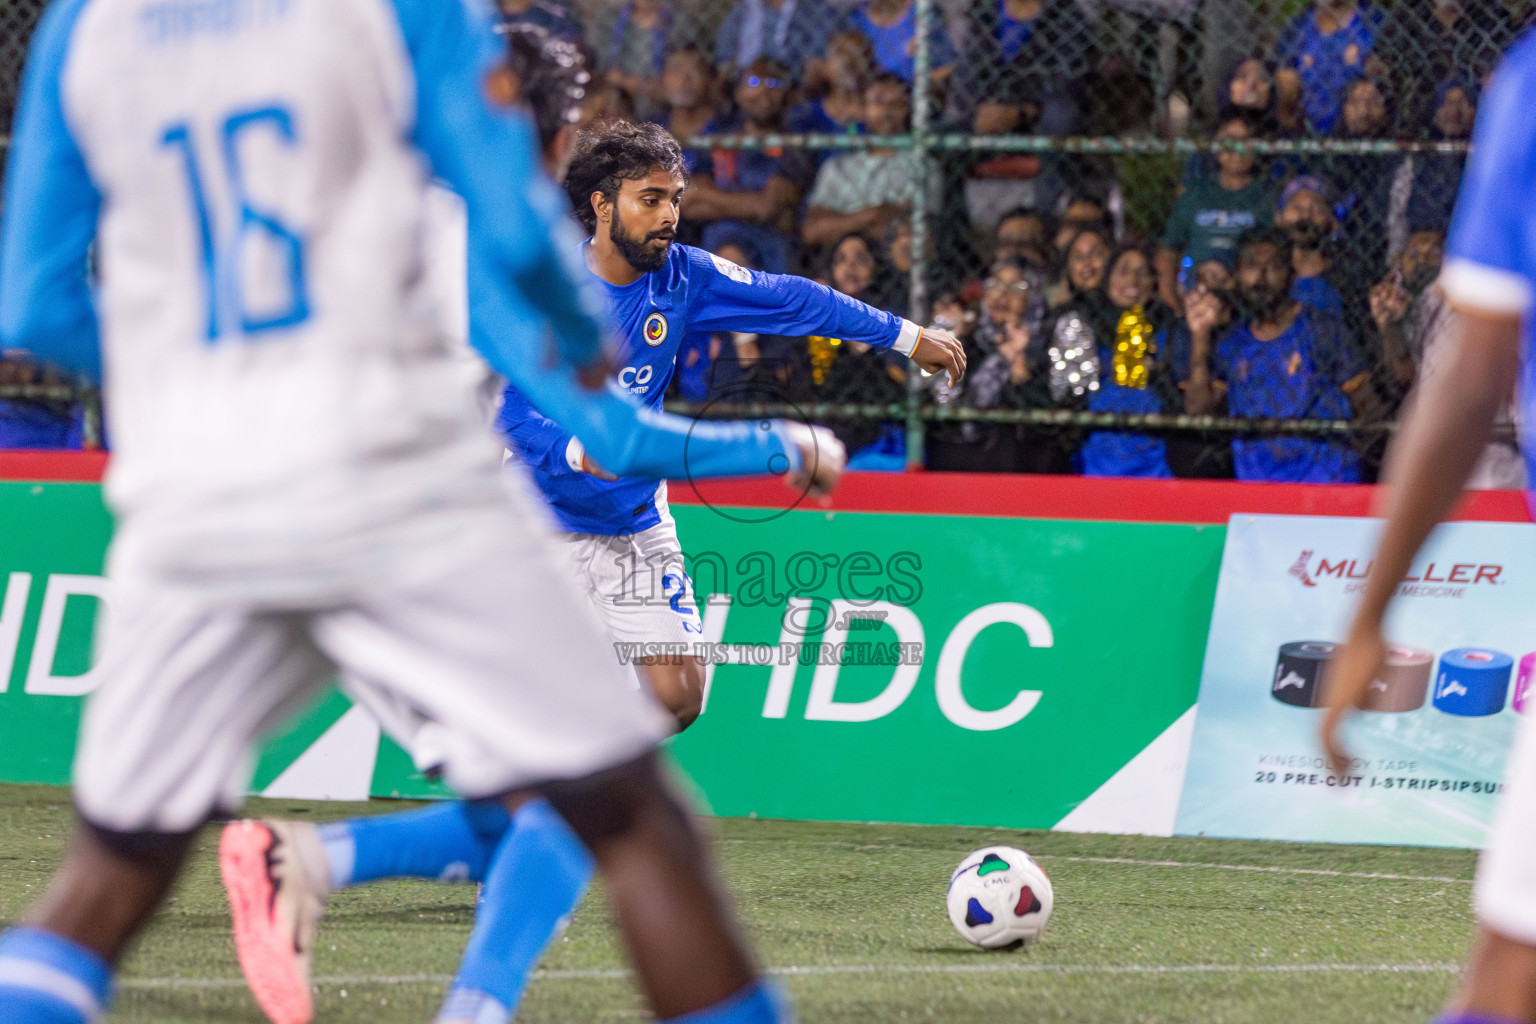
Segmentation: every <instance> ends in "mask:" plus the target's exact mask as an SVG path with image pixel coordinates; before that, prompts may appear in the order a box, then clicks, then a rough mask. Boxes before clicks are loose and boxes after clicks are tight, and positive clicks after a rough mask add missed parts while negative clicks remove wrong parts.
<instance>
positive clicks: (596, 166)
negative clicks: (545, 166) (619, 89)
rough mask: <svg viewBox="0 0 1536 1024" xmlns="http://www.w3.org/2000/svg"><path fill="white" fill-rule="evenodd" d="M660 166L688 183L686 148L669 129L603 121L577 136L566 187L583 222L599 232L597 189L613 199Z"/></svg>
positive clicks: (566, 174) (659, 126) (566, 173)
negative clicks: (594, 201) (626, 184)
mask: <svg viewBox="0 0 1536 1024" xmlns="http://www.w3.org/2000/svg"><path fill="white" fill-rule="evenodd" d="M654 171H666V172H667V173H669V174H675V175H677V176H678V177H680V178H682V179H683V180H684V181H685V182H686V181H687V180H688V177H689V175H688V166H687V165H686V164H685V163H683V148H682V147H681V146H679V145H678V144H677V140H676V139H674V138H673V137H672V136H671V134H670V133H668V131H667V130H666V129H665V128H663V127H661V125H658V124H634V123H632V122H629V121H601V122H597V123H594V124H590V125H588V126H587V127H586V128H583V129H582V130H581V132H580V134H578V135H577V136H576V145H575V147H574V150H573V152H572V153H571V165H570V169H569V170H567V171H566V172H565V192H566V195H568V196H570V199H571V206H572V207H574V208H575V211H576V216H577V217H578V218H579V219H580V220H581V222H582V224H584V225H586V228H587V230H588V231H595V230H597V213H596V211H594V210H593V209H592V193H593V192H601V193H602V194H603V198H605V199H607V200H608V201H609V202H612V201H613V200H614V199H616V198H617V197H618V194H619V189H620V188H622V187H623V183H624V182H626V181H639V180H640V179H641V178H644V177H646V176H647V175H649V174H651V173H652V172H654Z"/></svg>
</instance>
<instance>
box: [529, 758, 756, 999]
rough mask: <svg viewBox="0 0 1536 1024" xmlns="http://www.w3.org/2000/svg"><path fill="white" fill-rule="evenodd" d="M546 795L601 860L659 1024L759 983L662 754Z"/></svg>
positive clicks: (547, 789) (558, 787)
mask: <svg viewBox="0 0 1536 1024" xmlns="http://www.w3.org/2000/svg"><path fill="white" fill-rule="evenodd" d="M544 794H545V796H546V797H548V799H549V801H550V803H552V804H553V805H554V806H555V809H556V810H558V811H559V812H560V814H561V815H562V816H564V818H565V820H566V821H567V822H569V823H570V825H571V828H573V829H574V830H575V831H576V834H577V835H579V836H580V837H581V839H582V841H583V842H585V843H586V844H587V847H588V849H590V850H591V851H592V853H593V855H594V856H595V857H596V858H597V864H598V870H599V871H600V872H601V873H602V876H603V881H604V884H605V885H606V886H607V891H608V898H609V901H610V902H611V903H612V904H613V907H614V909H615V911H616V912H617V914H618V918H619V928H620V930H621V931H622V932H623V934H624V941H625V943H626V945H627V946H628V947H629V956H630V960H631V963H632V964H633V965H634V968H635V971H636V973H637V974H638V975H639V978H640V985H641V988H642V989H643V991H644V992H645V996H646V998H647V1000H648V1001H649V1003H650V1006H651V1011H652V1012H653V1013H655V1014H656V1016H657V1017H659V1018H661V1019H663V1020H666V1019H670V1018H672V1017H679V1016H682V1015H683V1014H686V1013H693V1012H695V1011H697V1010H702V1009H704V1008H705V1007H709V1006H714V1005H715V1004H717V1003H720V1002H722V1001H724V1000H726V999H728V998H730V997H731V996H733V995H735V994H736V993H738V992H740V991H741V990H742V989H743V988H745V987H746V986H747V985H749V984H751V983H752V982H753V980H755V978H756V977H757V973H756V970H755V968H754V967H753V965H752V957H751V954H750V953H749V952H748V950H747V945H746V942H745V941H744V940H743V939H742V937H741V935H740V934H739V932H738V931H737V929H736V924H735V918H734V915H733V914H732V912H731V910H730V907H729V905H728V903H727V901H726V898H725V895H724V893H723V892H722V890H721V888H720V885H719V883H718V881H717V880H716V877H715V872H714V867H713V865H712V864H711V863H710V860H709V856H708V853H707V851H706V849H705V844H704V841H703V839H702V838H701V837H700V835H699V833H698V832H697V831H696V830H695V828H694V825H693V821H692V818H691V817H690V816H689V814H688V812H687V810H686V808H685V807H684V806H683V804H682V802H681V801H680V800H679V799H678V797H677V796H676V795H675V794H674V793H673V792H672V790H671V788H670V787H669V786H668V784H667V782H666V781H665V779H664V778H663V777H662V774H661V770H660V767H659V765H658V763H657V758H656V755H655V754H654V753H650V754H646V755H645V756H643V757H641V758H639V759H637V760H635V761H631V762H629V763H628V764H624V765H620V766H618V767H617V768H611V769H608V770H606V771H603V772H599V773H598V774H596V775H593V776H589V777H588V778H585V779H579V780H576V781H574V782H562V783H556V784H553V785H550V786H547V787H545V788H544Z"/></svg>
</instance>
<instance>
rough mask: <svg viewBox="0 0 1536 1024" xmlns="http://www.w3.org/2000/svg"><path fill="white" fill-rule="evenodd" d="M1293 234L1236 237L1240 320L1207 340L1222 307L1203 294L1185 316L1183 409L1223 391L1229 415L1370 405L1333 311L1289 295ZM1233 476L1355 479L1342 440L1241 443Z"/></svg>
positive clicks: (1210, 406) (1208, 408)
mask: <svg viewBox="0 0 1536 1024" xmlns="http://www.w3.org/2000/svg"><path fill="white" fill-rule="evenodd" d="M1292 277H1293V271H1292V267H1291V240H1290V238H1289V237H1288V236H1287V235H1286V234H1285V233H1284V232H1281V231H1279V230H1277V229H1275V228H1261V229H1258V230H1255V231H1252V232H1249V233H1248V234H1246V235H1244V236H1243V239H1242V241H1241V242H1240V243H1239V245H1238V253H1237V285H1238V291H1239V296H1240V297H1241V300H1242V303H1243V307H1244V311H1245V312H1246V313H1247V317H1246V318H1245V321H1244V322H1242V323H1239V324H1237V325H1235V326H1234V327H1232V329H1231V330H1229V331H1228V332H1227V334H1226V335H1225V336H1224V337H1222V338H1221V339H1220V340H1219V341H1214V342H1213V336H1214V332H1215V326H1216V322H1217V315H1218V309H1219V304H1218V303H1217V302H1216V300H1215V298H1214V297H1213V296H1210V295H1207V296H1205V297H1204V300H1203V301H1201V302H1200V303H1197V304H1196V306H1195V307H1194V308H1192V309H1190V310H1189V311H1188V313H1187V320H1188V324H1189V331H1190V336H1191V344H1190V362H1189V378H1188V380H1187V381H1186V383H1185V387H1184V404H1185V411H1187V412H1189V413H1191V414H1193V415H1206V414H1209V413H1212V412H1214V411H1216V409H1217V408H1218V407H1219V405H1220V404H1221V399H1222V396H1223V395H1225V396H1226V400H1227V407H1228V409H1229V410H1230V411H1231V414H1232V415H1233V416H1243V417H1253V418H1267V417H1280V418H1284V419H1321V420H1339V419H1350V418H1352V417H1353V416H1355V415H1356V413H1357V412H1362V413H1363V412H1368V411H1374V405H1373V404H1372V400H1373V398H1374V395H1373V392H1372V391H1371V389H1370V379H1369V378H1370V375H1369V373H1368V372H1367V368H1366V366H1365V365H1364V363H1363V362H1362V361H1361V359H1360V356H1359V354H1358V353H1356V352H1355V351H1354V350H1353V348H1352V347H1351V346H1350V345H1349V343H1348V342H1347V341H1346V339H1345V336H1344V325H1343V324H1342V323H1341V322H1340V321H1339V319H1338V318H1337V317H1332V316H1329V315H1328V314H1326V313H1322V312H1319V311H1317V310H1314V309H1309V308H1308V307H1306V306H1304V305H1303V304H1302V303H1300V302H1298V301H1297V300H1296V299H1294V298H1292V297H1291V282H1292ZM1232 456H1233V461H1234V463H1235V465H1236V469H1237V478H1238V479H1239V480H1266V481H1279V482H1287V483H1355V482H1357V481H1359V479H1360V459H1359V457H1358V456H1357V455H1356V454H1355V452H1354V451H1353V449H1351V448H1350V447H1349V446H1348V445H1347V444H1344V443H1341V442H1337V441H1319V440H1312V439H1311V438H1300V437H1275V438H1256V439H1251V440H1245V439H1238V440H1234V441H1233V442H1232Z"/></svg>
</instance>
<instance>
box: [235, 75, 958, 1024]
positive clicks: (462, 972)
mask: <svg viewBox="0 0 1536 1024" xmlns="http://www.w3.org/2000/svg"><path fill="white" fill-rule="evenodd" d="M530 98H531V99H533V100H534V102H535V106H538V105H539V103H540V102H541V100H540V98H539V97H538V96H537V95H535V96H532V97H530ZM551 158H552V159H553V158H554V154H551ZM686 183H687V178H686V171H685V170H684V167H683V162H682V152H681V150H680V148H679V147H678V144H677V142H676V141H675V140H674V139H673V138H672V137H671V136H670V135H668V134H667V133H666V132H665V131H663V130H661V129H660V128H657V127H656V126H653V125H632V124H627V123H615V124H606V125H600V126H597V127H595V128H592V129H589V130H587V131H585V132H584V133H583V134H582V135H581V136H580V137H579V138H578V140H577V143H576V149H575V153H574V155H573V156H572V158H571V161H570V169H569V171H568V172H567V174H566V185H567V192H568V193H569V194H570V195H571V196H572V198H573V200H575V201H577V202H578V203H582V204H583V206H584V208H583V206H578V213H581V214H584V216H583V220H584V222H585V223H586V225H587V226H588V228H589V229H595V231H594V235H593V237H592V239H591V240H590V241H589V242H588V243H586V244H585V245H584V246H583V250H584V255H585V258H586V261H587V265H588V267H589V268H590V269H591V271H592V272H593V274H594V275H595V277H596V279H597V280H599V281H601V282H602V284H603V285H604V286H605V287H606V289H607V291H608V294H609V298H610V304H611V309H612V313H613V316H614V319H615V320H616V321H617V323H618V324H619V326H620V328H621V330H622V332H623V333H622V337H623V342H622V343H621V346H620V349H619V353H618V362H619V363H620V364H622V368H621V369H619V371H618V372H617V375H616V379H617V381H618V383H619V385H620V386H621V387H624V388H625V389H626V390H628V391H629V392H630V393H631V394H632V395H633V396H635V397H636V398H637V399H639V400H640V401H642V402H644V403H645V404H647V405H649V406H660V404H661V401H662V397H663V395H664V394H665V392H666V388H667V383H668V381H669V380H670V379H671V376H672V373H673V372H674V369H675V360H676V354H677V351H678V346H679V343H680V341H681V339H682V337H683V336H684V335H685V334H686V333H687V332H688V331H690V330H716V329H722V328H723V327H724V326H725V325H732V326H733V328H734V329H740V330H752V331H760V332H764V333H777V334H790V335H796V334H812V333H816V334H828V335H833V336H837V337H843V338H850V339H852V340H858V341H864V342H867V343H869V344H871V345H876V346H880V347H895V348H898V349H899V350H901V351H905V352H907V353H908V354H909V355H911V357H912V358H913V360H914V361H915V362H916V363H917V364H918V365H919V366H921V367H923V368H924V369H927V370H930V371H940V370H942V371H944V372H947V373H948V374H949V375H950V377H951V379H952V380H956V381H958V379H959V378H960V376H961V375H962V374H963V373H964V370H965V361H964V354H963V350H962V348H961V347H960V345H959V343H958V341H957V340H956V339H955V338H954V337H953V336H952V335H950V334H949V333H948V332H945V331H934V330H923V329H920V328H918V327H917V326H916V325H915V324H912V323H910V322H908V321H903V320H901V319H899V318H897V317H894V316H892V315H891V314H888V313H884V312H881V311H879V310H876V309H874V308H872V307H869V306H866V305H864V304H863V303H860V302H857V301H855V300H852V299H849V298H847V297H846V296H843V295H840V294H838V293H835V292H832V291H831V290H830V289H827V288H825V287H823V286H821V285H818V284H815V283H814V282H811V281H807V280H805V279H802V278H795V277H778V276H774V275H769V274H759V273H755V272H751V271H747V270H745V269H743V268H740V267H737V266H735V265H734V264H731V263H729V262H727V261H725V260H721V259H719V258H717V257H714V256H712V255H710V254H709V253H706V252H703V251H702V250H698V249H693V248H690V247H687V246H681V245H675V244H673V243H672V239H671V236H672V233H673V232H674V231H675V229H676V224H677V217H678V208H679V206H680V201H681V197H682V192H683V190H684V189H685V188H686ZM483 284H484V283H483V282H480V281H478V280H477V279H476V270H475V268H474V265H473V264H472V266H471V288H470V302H471V317H470V320H471V328H470V329H471V332H472V334H476V333H479V332H482V331H489V332H495V331H496V330H498V326H499V325H498V322H497V321H496V319H495V312H496V311H495V310H494V309H493V308H491V307H489V306H488V305H487V304H486V303H485V302H484V300H483V299H482V298H481V295H482V291H481V289H482V287H483ZM497 423H498V426H499V427H500V429H501V430H502V431H503V432H504V433H505V435H506V436H507V438H508V441H509V445H510V447H511V449H512V451H513V453H514V454H515V455H516V457H517V459H518V460H519V461H521V462H523V463H524V464H526V466H527V467H528V468H529V469H530V470H531V471H532V473H533V476H534V478H535V480H536V481H537V482H538V484H539V487H540V489H541V490H542V491H543V493H544V496H545V499H546V500H547V502H548V503H549V505H550V507H551V508H552V510H553V511H554V513H555V515H556V517H557V518H558V520H559V521H560V524H561V526H562V527H563V528H564V529H565V530H567V531H569V534H568V536H567V538H566V545H567V553H568V554H569V556H570V563H569V564H570V567H571V571H572V573H573V574H574V575H576V576H577V578H578V581H579V584H580V587H581V589H582V590H583V591H584V592H585V593H586V595H587V597H588V599H589V600H590V601H591V602H592V603H593V604H594V606H595V607H596V608H597V610H598V612H599V614H600V616H601V618H602V620H603V622H604V625H605V626H606V627H607V629H608V632H609V635H610V637H611V638H612V639H613V640H614V641H616V642H620V641H624V642H640V643H665V644H669V645H675V648H676V649H679V650H683V649H686V650H692V649H693V644H694V642H696V641H698V640H699V639H700V638H701V637H702V633H703V624H702V620H701V618H700V615H699V610H698V606H697V604H696V602H695V599H694V594H693V586H692V581H691V580H690V579H689V578H688V576H687V573H686V571H685V567H684V557H683V553H682V549H681V547H680V545H679V543H678V539H677V531H676V527H675V525H674V523H673V520H672V517H671V514H670V513H669V512H668V511H667V505H666V485H665V484H664V483H661V484H658V483H657V481H656V480H655V479H654V478H650V477H640V476H625V477H616V476H615V475H614V474H612V473H609V472H607V471H606V469H604V468H603V466H602V465H601V464H600V463H598V462H596V461H594V460H593V458H592V457H591V455H590V453H588V451H587V450H586V448H585V446H584V445H583V443H582V441H581V440H579V439H578V437H577V436H576V435H574V434H572V433H570V432H568V431H566V430H564V429H562V428H561V427H560V426H559V425H558V424H556V423H555V422H553V421H552V420H550V419H548V418H547V417H545V416H543V415H541V414H540V413H539V412H538V411H536V409H535V406H534V404H530V402H529V401H528V399H527V398H526V397H524V395H523V393H522V392H520V391H519V390H518V389H517V388H516V387H511V388H508V390H507V392H506V395H505V399H504V404H503V408H502V410H501V413H500V415H499V416H498V420H497ZM822 443H828V442H822ZM830 443H832V444H835V441H833V442H830ZM639 664H640V666H641V674H642V676H643V677H644V678H645V680H646V682H647V684H648V685H649V686H650V688H651V689H652V691H653V692H654V693H656V695H657V696H658V698H660V700H661V701H662V703H663V704H665V705H666V706H667V707H668V709H669V710H671V711H672V713H673V714H674V715H675V716H676V718H677V722H678V725H679V727H680V728H685V727H687V726H688V725H689V724H690V723H691V722H692V721H693V720H694V719H695V718H696V717H697V716H698V714H699V711H700V709H701V706H702V703H703V697H704V690H703V681H704V666H703V664H702V663H701V662H700V661H699V659H698V658H697V657H696V656H695V655H693V654H691V653H690V654H677V655H665V656H657V657H647V658H642V659H639ZM261 827H264V828H267V829H271V830H273V831H274V832H275V833H277V834H279V835H282V836H284V837H286V840H287V842H288V843H289V844H290V845H291V846H292V847H294V848H295V849H297V850H299V851H300V852H301V855H302V856H304V857H305V858H307V859H308V860H310V861H312V862H314V863H315V864H317V865H322V866H321V867H317V869H316V870H314V871H312V872H310V873H308V875H307V876H305V877H303V878H299V877H295V878H293V879H292V881H291V888H292V889H293V890H301V891H294V892H291V893H290V894H289V897H290V898H293V899H296V900H298V901H300V902H304V903H307V904H309V905H311V906H315V907H316V908H318V906H319V905H320V903H321V901H323V900H324V898H325V897H326V896H327V895H328V894H329V892H330V891H332V890H333V889H335V888H340V887H343V886H349V885H356V884H360V883H363V882H367V881H372V880H375V879H379V878H386V877H399V876H412V877H423V878H445V879H465V878H468V879H472V880H476V881H483V882H484V890H483V892H484V895H483V898H482V901H481V912H480V914H479V916H478V918H477V920H476V926H475V931H474V933H473V934H472V935H471V937H470V942H469V946H468V948H467V949H466V952H465V955H464V959H463V962H462V963H461V965H460V969H459V972H458V974H457V976H456V977H455V980H454V983H453V985H452V987H451V988H450V991H449V994H448V997H447V999H446V1000H445V1002H444V1004H443V1007H442V1009H441V1010H440V1012H439V1016H438V1018H437V1020H438V1021H439V1024H450V1022H452V1024H466V1022H474V1024H502V1022H504V1021H506V1020H508V1019H510V1017H511V1015H512V1014H513V1012H515V1010H516V1008H517V1004H518V1002H519V1000H520V999H521V996H522V992H523V989H524V987H525V985H526V983H527V978H528V975H529V973H530V972H531V971H532V969H533V966H534V963H535V962H536V960H537V958H538V956H539V955H540V954H541V953H542V952H543V949H544V947H545V945H546V944H547V943H548V941H549V940H550V939H551V938H552V937H553V936H554V935H555V934H556V933H557V930H558V928H559V927H560V926H561V923H562V922H563V921H564V920H565V919H566V918H567V917H568V915H569V914H570V912H571V910H572V909H574V907H575V905H576V903H577V902H578V901H579V899H580V898H581V894H582V892H583V891H584V890H585V888H586V885H587V882H588V881H589V880H590V878H591V875H592V862H591V858H590V857H589V856H588V855H587V853H586V851H585V850H584V849H583V848H582V846H581V844H580V842H579V841H577V839H576V838H575V836H573V835H572V834H571V831H570V829H569V828H568V827H567V826H566V825H565V823H564V822H563V821H562V820H561V818H560V816H559V815H558V814H555V813H554V812H553V811H552V810H551V809H550V808H549V806H548V805H547V804H545V803H543V802H542V801H539V802H534V803H530V804H526V805H524V806H522V807H520V808H518V809H517V810H516V812H515V813H514V814H513V816H512V818H511V820H510V822H509V821H508V819H507V816H506V813H505V812H504V811H503V810H502V809H501V808H500V807H498V806H494V805H485V804H453V805H444V806H438V807H431V808H427V809H424V810H421V811H412V812H406V813H403V814H398V815H391V816H387V817H374V818H362V819H354V820H352V821H346V822H337V823H333V824H329V825H324V826H321V827H319V828H316V827H314V826H311V825H307V824H304V823H292V822H265V823H262V825H261ZM317 912H318V909H317Z"/></svg>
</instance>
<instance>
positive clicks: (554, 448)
mask: <svg viewBox="0 0 1536 1024" xmlns="http://www.w3.org/2000/svg"><path fill="white" fill-rule="evenodd" d="M512 383H513V385H514V386H516V387H517V388H518V389H519V390H520V391H522V393H523V394H524V395H525V396H526V397H527V399H528V402H529V404H530V405H531V406H532V407H533V409H535V410H537V413H535V415H534V416H532V417H524V418H523V419H522V421H520V422H506V421H504V422H503V424H502V428H503V431H504V432H505V433H506V434H507V435H508V437H509V439H510V440H512V441H513V442H514V444H515V446H516V448H517V451H518V453H519V455H521V456H522V457H523V458H524V461H527V462H529V463H530V464H533V465H537V466H539V467H540V468H542V469H544V470H546V471H547V472H550V473H555V474H559V473H561V472H566V473H574V472H576V470H573V469H571V468H570V466H569V465H567V464H566V462H565V453H566V448H567V447H568V446H569V444H570V438H571V435H573V434H574V435H575V436H576V437H578V438H580V439H581V444H582V446H583V447H584V448H585V449H586V450H587V453H588V454H589V455H590V456H591V457H592V459H593V461H595V462H596V463H597V464H598V465H599V466H602V467H603V468H604V469H606V470H608V471H609V472H610V473H614V474H616V475H617V476H640V477H650V478H652V479H656V480H666V479H669V478H682V477H691V478H693V479H695V480H704V479H710V478H713V477H729V476H761V475H767V474H777V473H783V472H785V471H786V470H792V469H799V468H800V450H799V448H798V447H796V446H795V445H794V444H793V443H792V442H791V441H790V439H789V438H788V437H786V436H785V435H784V433H783V428H782V427H776V428H775V429H772V430H764V429H761V426H760V424H759V423H758V422H752V423H707V422H700V421H696V420H690V419H686V418H684V417H682V416H673V415H672V414H670V413H664V412H661V411H660V410H658V409H652V408H649V407H647V406H644V405H641V404H640V403H639V402H637V401H635V400H634V398H632V397H631V396H630V395H629V394H627V393H626V392H625V391H624V390H623V389H622V388H620V387H619V385H618V384H617V383H616V382H614V381H609V382H608V385H607V387H606V388H604V389H603V390H602V391H588V390H586V389H584V388H582V387H581V386H580V385H579V384H578V383H577V381H576V374H575V371H573V370H572V369H571V368H570V367H564V366H562V367H560V368H558V369H556V370H554V371H549V370H544V371H537V370H534V369H533V368H531V367H530V368H529V369H528V371H527V372H523V373H521V374H519V376H518V377H516V378H513V380H512ZM546 417H547V418H546ZM506 419H507V420H510V419H511V417H510V416H509V417H507V418H506ZM556 424H558V426H557V425H556Z"/></svg>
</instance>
